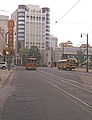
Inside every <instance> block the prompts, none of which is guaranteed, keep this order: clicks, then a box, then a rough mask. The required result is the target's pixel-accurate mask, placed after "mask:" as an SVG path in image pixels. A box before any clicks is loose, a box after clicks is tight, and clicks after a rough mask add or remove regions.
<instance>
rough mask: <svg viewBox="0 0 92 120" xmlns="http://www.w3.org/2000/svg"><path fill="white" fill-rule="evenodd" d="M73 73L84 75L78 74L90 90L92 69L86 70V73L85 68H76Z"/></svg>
mask: <svg viewBox="0 0 92 120" xmlns="http://www.w3.org/2000/svg"><path fill="white" fill-rule="evenodd" d="M75 71H78V72H84V73H86V74H81V75H80V74H79V77H80V79H81V80H82V82H83V83H84V84H85V85H87V86H89V87H91V88H92V69H88V72H86V68H76V69H75ZM87 73H88V74H87ZM89 73H90V74H89Z"/></svg>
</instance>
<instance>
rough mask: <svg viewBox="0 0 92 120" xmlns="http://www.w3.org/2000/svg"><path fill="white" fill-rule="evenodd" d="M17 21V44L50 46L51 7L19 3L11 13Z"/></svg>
mask: <svg viewBox="0 0 92 120" xmlns="http://www.w3.org/2000/svg"><path fill="white" fill-rule="evenodd" d="M11 19H13V20H14V22H15V46H16V49H17V50H18V49H19V48H22V47H27V48H30V47H31V46H37V47H38V48H39V49H40V50H47V49H49V48H50V9H49V8H47V7H44V8H40V7H39V6H38V5H19V6H18V8H17V10H16V11H15V12H14V13H13V14H12V15H11Z"/></svg>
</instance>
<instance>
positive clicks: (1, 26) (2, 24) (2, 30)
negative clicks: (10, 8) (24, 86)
mask: <svg viewBox="0 0 92 120" xmlns="http://www.w3.org/2000/svg"><path fill="white" fill-rule="evenodd" d="M8 20H9V16H5V15H0V54H1V55H2V54H3V49H4V48H5V47H6V44H7V41H6V33H7V31H8Z"/></svg>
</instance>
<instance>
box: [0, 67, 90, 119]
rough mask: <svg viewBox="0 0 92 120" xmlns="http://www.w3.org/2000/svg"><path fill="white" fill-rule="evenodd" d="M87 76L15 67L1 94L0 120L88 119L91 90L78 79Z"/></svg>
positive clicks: (51, 69) (85, 74) (54, 70)
mask: <svg viewBox="0 0 92 120" xmlns="http://www.w3.org/2000/svg"><path fill="white" fill-rule="evenodd" d="M81 75H82V76H84V77H85V76H87V75H88V76H91V74H88V73H81V72H75V71H61V70H58V69H56V68H45V67H44V68H37V70H25V68H24V67H18V68H17V72H16V75H15V76H14V78H13V79H12V81H11V82H7V84H5V86H3V88H2V89H1V90H0V91H1V92H2V93H3V94H2V95H3V97H2V101H3V100H4V101H3V102H2V107H1V109H0V115H1V118H0V120H92V88H91V87H89V86H87V85H85V84H84V82H83V80H81V77H80V76H81Z"/></svg>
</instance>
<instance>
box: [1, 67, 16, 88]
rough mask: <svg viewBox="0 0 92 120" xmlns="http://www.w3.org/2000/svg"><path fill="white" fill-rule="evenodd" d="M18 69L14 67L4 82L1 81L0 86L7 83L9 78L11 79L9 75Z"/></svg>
mask: <svg viewBox="0 0 92 120" xmlns="http://www.w3.org/2000/svg"><path fill="white" fill-rule="evenodd" d="M15 71H16V68H15V69H12V71H10V73H8V75H7V77H6V78H4V79H5V80H3V82H2V83H0V88H2V87H3V86H4V85H5V83H6V82H7V81H8V79H9V77H10V76H11V75H12V74H13V72H15ZM0 79H1V77H0Z"/></svg>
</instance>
